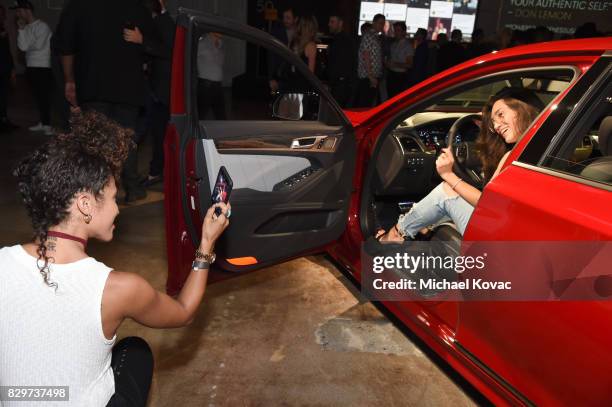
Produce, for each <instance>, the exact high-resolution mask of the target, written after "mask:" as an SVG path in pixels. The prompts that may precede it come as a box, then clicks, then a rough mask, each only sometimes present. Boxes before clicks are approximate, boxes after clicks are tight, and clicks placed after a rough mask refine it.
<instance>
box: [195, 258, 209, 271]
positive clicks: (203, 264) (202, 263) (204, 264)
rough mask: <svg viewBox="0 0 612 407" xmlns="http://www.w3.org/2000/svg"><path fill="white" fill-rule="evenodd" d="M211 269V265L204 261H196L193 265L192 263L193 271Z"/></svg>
mask: <svg viewBox="0 0 612 407" xmlns="http://www.w3.org/2000/svg"><path fill="white" fill-rule="evenodd" d="M209 268H210V263H209V262H207V261H202V260H194V261H193V263H191V269H192V270H195V271H197V270H208V269H209Z"/></svg>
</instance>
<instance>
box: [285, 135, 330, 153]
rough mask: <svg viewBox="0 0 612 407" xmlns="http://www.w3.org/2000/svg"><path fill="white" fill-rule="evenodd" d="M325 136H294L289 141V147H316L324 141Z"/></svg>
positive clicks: (298, 148)
mask: <svg viewBox="0 0 612 407" xmlns="http://www.w3.org/2000/svg"><path fill="white" fill-rule="evenodd" d="M326 138H327V136H316V137H300V138H296V139H293V141H292V142H291V148H292V149H297V150H300V149H311V148H317V147H318V146H322V145H323V141H325V139H326Z"/></svg>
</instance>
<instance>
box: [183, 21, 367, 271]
mask: <svg viewBox="0 0 612 407" xmlns="http://www.w3.org/2000/svg"><path fill="white" fill-rule="evenodd" d="M194 15H195V17H194V19H192V20H189V21H186V22H185V23H186V24H189V26H190V27H191V29H190V32H189V34H190V36H191V37H190V38H191V40H190V42H188V45H189V48H188V49H187V51H186V56H185V59H186V61H185V63H186V66H187V68H186V69H185V72H187V73H188V75H189V76H190V80H188V81H186V83H188V84H192V85H194V86H190V85H185V86H186V88H187V89H186V93H187V94H189V95H190V96H191V98H190V100H189V103H190V105H191V106H190V109H189V116H190V118H191V123H192V126H187V127H186V129H190V130H186V131H185V133H184V134H183V135H182V137H183V140H185V142H184V143H182V144H181V148H182V154H183V162H185V163H192V164H191V165H186V166H183V168H184V170H183V171H184V172H185V178H186V181H185V182H186V183H187V184H188V185H187V187H185V188H184V189H183V190H184V191H186V192H185V195H186V196H184V197H183V205H185V206H186V207H188V208H189V209H188V212H189V214H190V216H187V217H186V218H187V219H186V220H187V222H188V223H190V224H191V227H189V225H188V228H187V229H188V231H190V234H191V236H190V237H191V240H192V241H193V242H194V243H195V242H197V240H198V239H199V236H198V230H199V227H198V225H196V224H197V223H198V222H199V221H201V219H202V217H203V216H204V214H205V213H206V210H207V209H208V205H210V202H211V194H212V187H213V185H214V182H215V178H216V176H217V173H218V172H219V169H220V167H221V166H224V167H225V168H226V170H227V171H228V174H229V176H230V177H231V178H232V180H233V191H232V195H231V198H230V204H231V205H232V214H231V221H230V226H229V227H228V229H227V230H226V231H225V232H224V234H223V236H222V237H221V238H220V239H219V241H218V242H217V246H216V251H217V259H218V260H217V261H218V264H219V265H220V266H221V268H223V269H225V270H230V271H246V270H250V269H253V268H255V267H261V266H264V265H267V264H272V263H275V262H279V261H282V260H284V259H288V258H291V257H293V256H296V255H298V254H301V253H306V252H309V251H313V250H317V249H321V248H323V246H324V245H325V244H327V243H330V242H332V241H333V240H335V239H337V238H338V237H339V236H340V235H341V234H342V232H343V231H344V229H345V227H346V222H347V213H348V207H349V196H350V193H351V190H352V177H353V172H354V166H355V153H356V141H355V138H354V134H353V128H352V125H351V124H350V122H349V121H348V119H347V118H346V117H345V116H344V114H343V112H342V110H341V109H340V108H339V107H338V106H337V104H336V103H335V101H334V100H333V98H332V97H331V95H330V94H329V92H328V91H327V89H325V88H324V87H323V86H322V84H321V83H320V82H319V80H318V79H317V78H316V77H315V76H314V75H313V74H312V73H311V72H310V71H309V70H308V68H307V67H306V66H305V64H304V63H303V62H302V60H301V59H300V58H299V57H297V56H296V55H295V54H294V53H293V52H291V51H290V50H289V49H288V48H286V47H284V46H282V45H281V44H280V43H278V42H277V41H276V40H274V39H273V38H272V37H270V36H269V35H268V34H266V33H264V32H262V31H260V30H257V29H255V28H253V27H248V26H239V25H236V24H235V23H233V22H230V21H227V20H224V19H222V18H219V17H217V16H210V15H206V14H201V13H197V12H196V13H194ZM209 33H221V34H222V35H221V36H220V37H216V38H220V41H221V42H222V45H221V46H220V48H219V49H227V50H229V51H230V52H235V53H236V55H240V52H241V50H243V51H244V52H247V51H248V50H250V49H257V50H259V51H258V52H262V51H261V50H265V52H268V53H269V54H270V55H276V58H277V59H278V61H277V62H280V63H281V65H283V67H284V68H283V71H284V72H285V73H287V72H289V73H290V75H289V76H288V78H286V82H285V83H284V84H283V88H284V89H289V88H290V85H291V84H292V83H294V84H295V83H297V84H299V85H300V89H299V90H295V89H294V90H291V91H287V92H288V93H279V94H277V95H275V96H274V95H273V96H272V98H276V100H275V102H274V103H273V104H272V106H271V105H270V90H269V89H264V90H262V91H260V92H258V93H257V94H255V95H252V94H249V95H242V94H240V91H241V90H242V89H241V88H239V87H237V86H236V85H232V92H225V93H224V92H222V93H221V94H219V98H221V99H223V98H224V97H230V98H231V103H225V102H223V100H221V102H220V103H221V105H222V106H217V109H219V108H221V109H225V108H226V107H229V113H228V114H227V115H225V114H223V115H222V116H219V117H217V116H218V115H217V112H215V111H214V110H212V113H213V114H212V116H214V117H213V119H211V118H209V117H207V115H206V112H207V111H206V109H205V108H203V107H202V103H203V102H202V103H201V101H210V96H211V95H210V94H207V92H211V91H210V90H209V88H207V87H201V86H200V84H201V80H200V78H201V75H202V71H201V66H206V65H205V64H204V65H202V64H201V62H202V60H201V59H202V58H206V57H207V55H208V54H207V53H205V52H204V53H203V52H201V51H200V50H201V49H202V47H205V46H207V45H206V44H207V42H206V38H208V37H207V36H208V35H209ZM209 39H210V38H209ZM255 68H257V67H255ZM245 69H246V70H247V71H248V70H249V69H250V66H249V65H248V64H246V65H245ZM249 75H252V76H253V77H255V76H256V75H261V73H259V74H257V73H254V72H253V73H249ZM223 80H224V81H227V80H229V81H234V80H237V79H236V77H226V76H224V79H223ZM283 80H285V79H279V81H283ZM196 84H198V86H195V85H196ZM230 93H231V94H230ZM284 102H286V103H285V104H284V105H283V103H284ZM207 103H208V102H207ZM241 106H247V107H246V108H244V107H241ZM270 108H271V109H270ZM296 109H297V110H296ZM279 111H280V113H279Z"/></svg>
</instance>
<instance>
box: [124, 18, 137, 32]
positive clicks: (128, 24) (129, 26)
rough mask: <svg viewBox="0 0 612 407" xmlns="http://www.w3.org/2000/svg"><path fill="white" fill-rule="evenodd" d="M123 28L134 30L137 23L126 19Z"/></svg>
mask: <svg viewBox="0 0 612 407" xmlns="http://www.w3.org/2000/svg"><path fill="white" fill-rule="evenodd" d="M123 28H125V29H127V30H133V29H135V28H136V24H134V22H133V21H131V20H126V21H124V23H123Z"/></svg>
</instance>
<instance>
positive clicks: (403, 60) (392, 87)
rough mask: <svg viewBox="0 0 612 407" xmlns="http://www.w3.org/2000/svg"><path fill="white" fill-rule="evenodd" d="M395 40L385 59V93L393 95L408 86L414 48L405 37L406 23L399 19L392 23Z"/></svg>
mask: <svg viewBox="0 0 612 407" xmlns="http://www.w3.org/2000/svg"><path fill="white" fill-rule="evenodd" d="M393 34H394V36H395V40H394V41H393V42H392V43H391V46H390V56H389V58H388V59H387V60H386V61H385V66H386V67H387V93H388V95H389V97H390V98H391V97H393V96H395V95H397V94H399V93H401V92H402V91H403V90H405V89H406V88H408V82H409V79H410V77H409V75H410V68H411V67H412V57H413V55H414V50H413V49H412V44H410V40H409V39H408V38H407V37H406V23H404V22H403V21H399V22H396V23H394V24H393Z"/></svg>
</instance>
